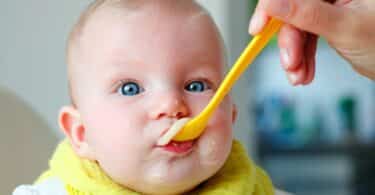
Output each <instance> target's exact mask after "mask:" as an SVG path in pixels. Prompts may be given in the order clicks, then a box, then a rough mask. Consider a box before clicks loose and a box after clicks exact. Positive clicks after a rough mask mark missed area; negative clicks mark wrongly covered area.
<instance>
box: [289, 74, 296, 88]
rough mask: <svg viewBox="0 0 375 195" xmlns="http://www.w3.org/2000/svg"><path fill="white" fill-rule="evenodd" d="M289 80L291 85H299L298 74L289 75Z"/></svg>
mask: <svg viewBox="0 0 375 195" xmlns="http://www.w3.org/2000/svg"><path fill="white" fill-rule="evenodd" d="M288 80H289V82H290V84H292V85H293V86H296V85H297V75H296V74H293V73H289V74H288Z"/></svg>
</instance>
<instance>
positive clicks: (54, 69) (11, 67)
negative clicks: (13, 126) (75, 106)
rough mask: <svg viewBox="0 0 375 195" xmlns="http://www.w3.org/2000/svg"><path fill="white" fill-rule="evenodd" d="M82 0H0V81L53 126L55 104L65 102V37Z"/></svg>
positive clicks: (55, 112) (55, 124) (55, 125)
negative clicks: (0, 0)
mask: <svg viewBox="0 0 375 195" xmlns="http://www.w3.org/2000/svg"><path fill="white" fill-rule="evenodd" d="M86 2H87V1H86ZM84 4H85V1H84V0H80V1H73V0H66V1H49V0H39V1H23V0H2V2H1V6H0V13H1V14H0V16H1V17H0V24H1V27H0V28H1V31H0V43H1V44H0V86H5V87H7V88H9V89H11V90H12V91H13V92H15V93H16V94H17V95H18V96H20V97H22V98H23V99H24V100H25V101H26V102H27V103H29V104H30V105H31V106H32V107H33V108H34V109H35V111H37V112H38V113H40V114H41V115H42V116H43V118H45V119H46V120H47V122H48V124H49V125H50V126H51V127H53V129H54V130H56V129H57V122H56V118H57V113H58V109H59V107H60V106H61V105H63V104H66V103H67V102H68V94H67V84H66V69H65V65H64V64H65V63H64V55H65V54H64V50H65V39H66V37H67V34H68V32H69V28H70V26H71V25H72V24H73V22H74V20H75V19H76V17H77V15H78V13H79V10H81V9H82V7H83V6H84Z"/></svg>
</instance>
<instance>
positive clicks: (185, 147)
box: [161, 140, 194, 153]
mask: <svg viewBox="0 0 375 195" xmlns="http://www.w3.org/2000/svg"><path fill="white" fill-rule="evenodd" d="M193 145H194V140H191V141H184V142H176V141H171V142H169V143H168V144H167V145H165V146H162V147H161V148H163V149H164V150H167V151H169V152H174V153H185V152H188V151H190V150H191V149H192V148H193Z"/></svg>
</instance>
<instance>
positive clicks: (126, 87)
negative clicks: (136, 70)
mask: <svg viewBox="0 0 375 195" xmlns="http://www.w3.org/2000/svg"><path fill="white" fill-rule="evenodd" d="M119 93H121V94H122V95H125V96H135V95H137V94H139V93H141V87H139V85H138V84H137V83H135V82H127V83H124V84H122V85H121V87H120V88H119Z"/></svg>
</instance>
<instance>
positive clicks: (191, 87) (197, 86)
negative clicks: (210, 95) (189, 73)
mask: <svg viewBox="0 0 375 195" xmlns="http://www.w3.org/2000/svg"><path fill="white" fill-rule="evenodd" d="M207 89H208V86H207V84H206V83H204V82H203V81H193V82H191V83H189V84H188V85H186V86H185V90H187V91H190V92H203V91H205V90H207Z"/></svg>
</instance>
